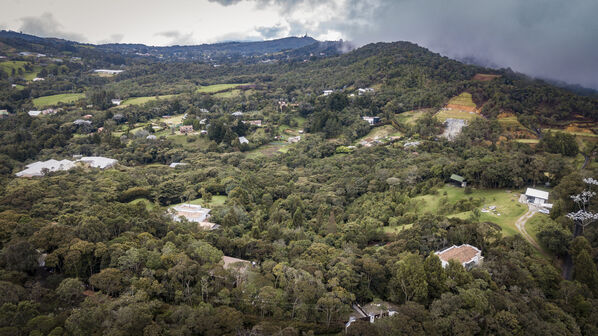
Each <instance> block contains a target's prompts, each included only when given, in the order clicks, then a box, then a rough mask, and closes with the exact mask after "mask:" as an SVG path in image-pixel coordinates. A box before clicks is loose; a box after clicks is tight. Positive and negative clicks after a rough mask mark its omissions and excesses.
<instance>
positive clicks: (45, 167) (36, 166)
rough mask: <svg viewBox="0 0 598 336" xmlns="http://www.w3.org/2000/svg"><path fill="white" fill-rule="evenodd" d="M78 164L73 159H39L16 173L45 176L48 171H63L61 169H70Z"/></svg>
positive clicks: (27, 175) (24, 175) (22, 175)
mask: <svg viewBox="0 0 598 336" xmlns="http://www.w3.org/2000/svg"><path fill="white" fill-rule="evenodd" d="M75 166H76V164H75V162H74V161H71V160H60V161H58V160H54V159H51V160H48V161H38V162H34V163H31V164H28V165H27V166H26V168H25V170H22V171H20V172H18V173H16V175H17V176H18V177H33V176H44V175H45V174H46V173H49V172H55V171H61V170H69V169H72V168H74V167H75Z"/></svg>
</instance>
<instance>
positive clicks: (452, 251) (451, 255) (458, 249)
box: [436, 244, 481, 264]
mask: <svg viewBox="0 0 598 336" xmlns="http://www.w3.org/2000/svg"><path fill="white" fill-rule="evenodd" d="M480 252H481V251H480V250H479V249H478V248H477V247H474V246H471V245H469V244H464V245H459V246H456V245H453V246H451V247H449V248H447V249H446V250H443V251H440V252H436V254H437V255H438V257H439V258H440V260H442V261H445V262H448V261H449V260H456V261H458V262H459V263H461V264H464V263H468V262H470V261H471V260H472V259H473V258H474V257H475V256H476V255H477V254H478V253H480Z"/></svg>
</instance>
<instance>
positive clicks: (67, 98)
mask: <svg viewBox="0 0 598 336" xmlns="http://www.w3.org/2000/svg"><path fill="white" fill-rule="evenodd" d="M84 97H85V94H84V93H62V94H57V95H52V96H44V97H38V98H35V99H33V105H34V106H35V107H45V106H53V105H57V104H60V103H64V104H71V103H74V102H76V101H77V100H79V99H82V98H84Z"/></svg>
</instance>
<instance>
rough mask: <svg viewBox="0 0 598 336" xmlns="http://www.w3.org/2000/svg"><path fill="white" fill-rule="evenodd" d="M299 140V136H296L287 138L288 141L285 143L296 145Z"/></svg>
mask: <svg viewBox="0 0 598 336" xmlns="http://www.w3.org/2000/svg"><path fill="white" fill-rule="evenodd" d="M300 140H301V136H300V135H298V136H295V137H290V138H288V139H287V141H288V142H289V143H297V142H299V141H300Z"/></svg>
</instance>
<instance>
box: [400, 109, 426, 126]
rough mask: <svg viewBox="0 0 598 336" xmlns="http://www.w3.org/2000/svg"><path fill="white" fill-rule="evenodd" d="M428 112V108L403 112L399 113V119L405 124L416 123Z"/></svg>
mask: <svg viewBox="0 0 598 336" xmlns="http://www.w3.org/2000/svg"><path fill="white" fill-rule="evenodd" d="M426 112H428V110H426V109H422V110H413V111H407V112H403V113H400V114H399V115H397V120H398V121H399V122H401V123H404V124H408V125H415V122H416V121H417V120H418V119H420V118H421V117H423V116H424V115H425V114H426Z"/></svg>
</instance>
